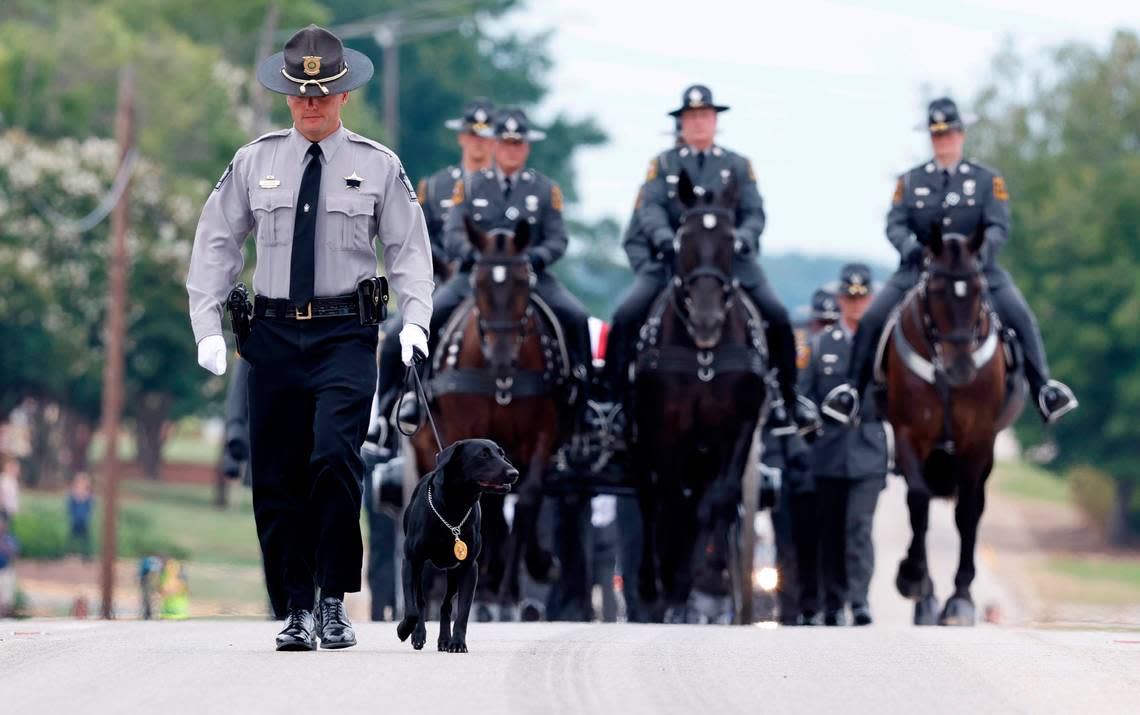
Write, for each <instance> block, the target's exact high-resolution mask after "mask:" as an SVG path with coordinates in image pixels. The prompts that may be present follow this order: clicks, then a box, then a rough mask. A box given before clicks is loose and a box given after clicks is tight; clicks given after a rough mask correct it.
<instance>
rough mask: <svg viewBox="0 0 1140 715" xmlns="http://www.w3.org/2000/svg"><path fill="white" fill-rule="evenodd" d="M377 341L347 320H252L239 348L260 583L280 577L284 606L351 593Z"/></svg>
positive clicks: (359, 551) (357, 565) (356, 572)
mask: <svg viewBox="0 0 1140 715" xmlns="http://www.w3.org/2000/svg"><path fill="white" fill-rule="evenodd" d="M376 339H377V329H376V327H375V326H371V327H365V326H361V325H360V323H359V321H358V319H357V318H356V317H352V316H349V317H343V318H315V319H313V320H306V321H298V320H293V319H265V318H259V319H257V320H256V321H255V322H254V327H253V331H252V332H251V334H250V337H249V340H248V342H247V344H246V346H245V349H244V350H243V357H245V358H246V360H248V361H249V363H250V373H249V387H248V389H249V418H250V419H249V425H250V467H251V471H252V477H253V511H254V520H255V522H256V524H257V536H258V539H259V541H260V542H261V551H262V557H263V560H264V562H265V568H266V577H267V579H269V578H274V577H276V574H271V573H270V570H271V569H280V570H281V573H282V574H283V578H284V586H285V590H286V592H287V593H288V596H289V605H290V607H291V608H312V607H313V605H314V587H315V586H320V587H321V588H322V589H324V590H327V591H333V592H336V591H344V592H353V591H359V590H360V572H361V562H362V558H363V545H362V542H361V535H360V506H361V495H362V490H363V475H364V462H363V461H362V460H361V458H360V445H361V444H363V442H364V437H365V433H366V431H367V429H368V416H369V408H370V407H371V405H372V394H373V390H374V389H375V387H376V357H375V356H376Z"/></svg>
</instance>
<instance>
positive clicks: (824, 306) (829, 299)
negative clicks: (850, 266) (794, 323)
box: [811, 288, 839, 320]
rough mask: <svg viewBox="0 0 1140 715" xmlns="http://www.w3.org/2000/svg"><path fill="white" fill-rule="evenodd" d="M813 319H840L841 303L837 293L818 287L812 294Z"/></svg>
mask: <svg viewBox="0 0 1140 715" xmlns="http://www.w3.org/2000/svg"><path fill="white" fill-rule="evenodd" d="M811 318H812V320H839V304H838V303H836V302H835V294H834V293H832V292H831V291H829V290H826V289H824V288H817V289H816V291H815V293H812V295H811Z"/></svg>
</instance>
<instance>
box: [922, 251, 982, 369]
mask: <svg viewBox="0 0 1140 715" xmlns="http://www.w3.org/2000/svg"><path fill="white" fill-rule="evenodd" d="M979 276H980V277H981V279H982V286H981V289H980V290H981V294H982V305H981V309H980V310H979V311H978V314H977V316H975V319H974V323H973V325H971V326H970V327H969V328H961V329H957V330H951V331H950V332H948V333H942V332H941V331H940V330H939V329H938V326H937V325H935V324H934V320H933V319H932V318H931V316H932V315H933V313H932V312H931V305H930V294H931V293H943V292H946V291H945V290H944V289H939V290H932V289H931V288H930V279H931V278H932V277H936V278H942V279H944V280H946V281H947V282H949V283H952V284H955V285H957V284H959V283H966V282H968V281H970V280H973V279H974V278H977V277H979ZM918 292H919V297H920V298H921V300H922V309H923V310H922V324H923V328H924V332H925V337H926V339H927V342H929V344H930V346H931V347H932V348H933V349H934V350H935V352H936V354H937V355H938V356H939V357H941V352H942V344H943V343H950V344H951V345H973V344H975V343H978V342H979V341H980V340H981V339H983V338H984V337H985V336H984V335H983V334H982V323H983V318H985V317H986V316H987V315H989V313H990V310H989V305H988V303H987V301H986V297H985V296H986V279H985V275H984V274H983V273H982V267H981V265H980V264H978V265H976V266H975V268H974V269H973V270H968V271H950V270H945V269H942V268H936V267H933V266H926V267H925V268H924V269H923V274H922V278H921V280H920V281H919V288H918ZM955 292H957V291H955Z"/></svg>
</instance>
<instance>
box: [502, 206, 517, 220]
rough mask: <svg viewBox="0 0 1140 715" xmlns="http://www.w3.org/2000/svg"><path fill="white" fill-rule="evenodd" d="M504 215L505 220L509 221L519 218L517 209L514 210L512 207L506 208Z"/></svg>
mask: <svg viewBox="0 0 1140 715" xmlns="http://www.w3.org/2000/svg"><path fill="white" fill-rule="evenodd" d="M505 213H506V215H507V218H508V219H510V220H511V221H514V220H515V219H516V218H518V217H519V210H518V209H517V208H515V207H514V206H508V207H507V210H506V212H505Z"/></svg>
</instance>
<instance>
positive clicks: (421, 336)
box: [400, 323, 428, 365]
mask: <svg viewBox="0 0 1140 715" xmlns="http://www.w3.org/2000/svg"><path fill="white" fill-rule="evenodd" d="M417 350H418V351H419V356H420V357H421V358H422V359H425V360H426V359H427V356H428V342H427V333H426V332H424V329H423V328H421V327H420V326H418V325H414V324H412V323H408V324H407V325H405V326H404V328H403V330H401V331H400V360H401V361H402V362H403V363H404V364H405V365H411V364H412V363H413V362H414V361H415V358H416V351H417Z"/></svg>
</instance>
